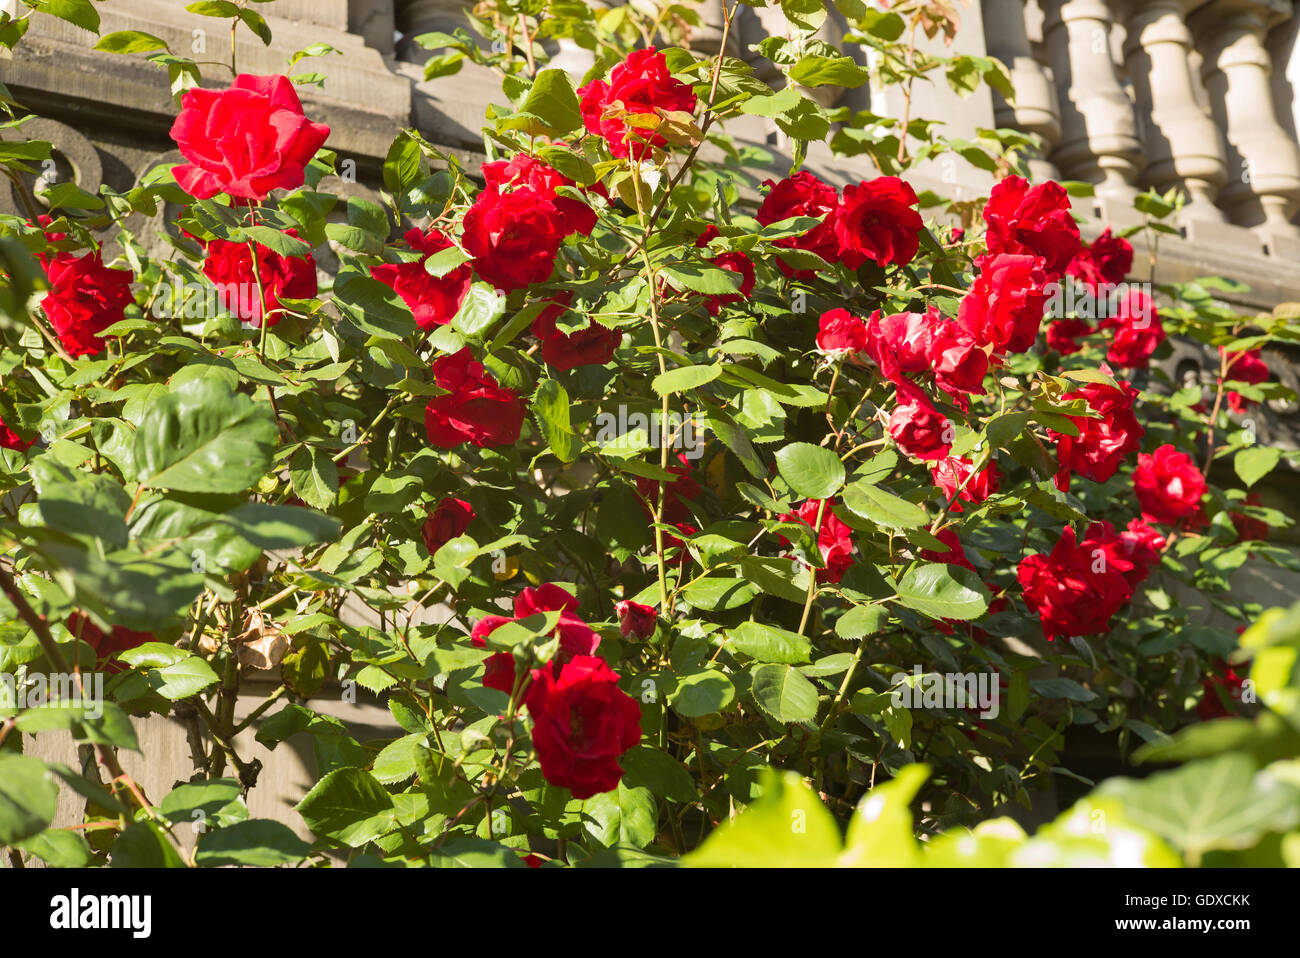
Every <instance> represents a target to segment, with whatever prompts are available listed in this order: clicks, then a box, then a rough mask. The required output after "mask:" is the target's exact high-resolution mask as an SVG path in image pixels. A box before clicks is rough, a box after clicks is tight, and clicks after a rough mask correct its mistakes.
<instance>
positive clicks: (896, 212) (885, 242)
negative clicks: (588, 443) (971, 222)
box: [831, 176, 925, 269]
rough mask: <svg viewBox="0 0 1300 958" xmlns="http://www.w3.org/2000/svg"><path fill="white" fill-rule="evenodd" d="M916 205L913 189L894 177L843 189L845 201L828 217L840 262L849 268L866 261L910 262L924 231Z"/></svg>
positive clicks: (880, 177) (883, 177) (900, 264)
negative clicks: (838, 245)
mask: <svg viewBox="0 0 1300 958" xmlns="http://www.w3.org/2000/svg"><path fill="white" fill-rule="evenodd" d="M916 204H917V198H916V193H915V192H914V191H913V190H912V187H911V186H909V185H908V184H907V183H905V182H904V181H903V180H900V179H899V178H898V177H896V176H878V177H876V178H875V179H874V180H867V181H866V182H865V183H859V184H858V185H857V186H853V185H848V186H845V187H844V199H843V201H842V202H841V203H840V205H839V207H838V208H837V209H836V210H835V213H834V215H833V216H832V217H831V228H832V229H833V230H834V231H835V238H836V240H837V241H838V242H839V244H840V259H841V260H842V261H843V262H844V264H845V265H846V266H848V267H849V268H850V269H857V268H858V267H859V266H861V265H862V264H863V263H865V262H866V261H867V260H871V261H873V262H875V263H878V264H879V265H881V266H888V265H889V264H890V263H896V264H897V265H899V266H906V265H907V264H908V263H910V262H912V258H913V257H914V256H916V251H917V249H918V248H919V246H920V243H921V240H920V233H921V230H923V229H924V228H925V224H924V223H923V222H922V221H921V214H920V213H918V212H917V211H916V209H915V208H914V207H915V206H916Z"/></svg>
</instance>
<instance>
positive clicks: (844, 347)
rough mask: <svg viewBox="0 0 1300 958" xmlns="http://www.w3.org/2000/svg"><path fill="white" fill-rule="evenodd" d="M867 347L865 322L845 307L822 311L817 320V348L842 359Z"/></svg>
mask: <svg viewBox="0 0 1300 958" xmlns="http://www.w3.org/2000/svg"><path fill="white" fill-rule="evenodd" d="M866 348H867V324H866V323H865V322H864V321H863V320H861V319H859V318H858V317H857V316H853V315H851V314H850V313H849V311H848V310H847V309H844V308H842V307H841V308H839V309H832V310H830V311H829V312H825V313H822V315H821V319H820V320H818V322H817V349H818V351H819V352H821V353H824V354H826V355H827V356H833V357H835V358H837V359H844V358H846V357H849V356H851V355H853V354H854V353H859V352H864V351H865V350H866Z"/></svg>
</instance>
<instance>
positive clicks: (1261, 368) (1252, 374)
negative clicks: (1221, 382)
mask: <svg viewBox="0 0 1300 958" xmlns="http://www.w3.org/2000/svg"><path fill="white" fill-rule="evenodd" d="M1219 355H1221V356H1226V357H1228V375H1227V377H1226V378H1227V379H1230V380H1233V381H1234V382H1239V383H1249V384H1250V385H1252V386H1258V385H1259V384H1260V383H1262V382H1267V381H1268V375H1269V373H1268V365H1267V364H1266V363H1265V362H1264V360H1263V359H1262V358H1261V357H1260V354H1259V350H1258V349H1243V350H1241V351H1240V352H1235V353H1229V352H1227V351H1226V350H1224V348H1223V347H1222V346H1220V347H1219Z"/></svg>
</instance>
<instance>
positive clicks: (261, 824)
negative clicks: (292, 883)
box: [194, 818, 311, 868]
mask: <svg viewBox="0 0 1300 958" xmlns="http://www.w3.org/2000/svg"><path fill="white" fill-rule="evenodd" d="M310 853H311V846H310V845H308V844H307V843H306V842H304V841H303V840H302V839H301V838H299V837H298V836H297V835H295V834H294V833H293V831H292V829H290V828H289V827H288V826H287V825H284V824H282V823H280V822H276V821H272V820H270V819H267V818H251V819H249V820H248V821H246V822H236V823H235V824H233V825H226V826H225V827H223V828H217V829H211V830H209V831H206V832H204V833H203V835H202V836H201V837H200V838H199V842H198V847H197V848H196V849H195V852H194V861H195V863H196V864H197V865H198V866H199V867H200V868H216V867H218V866H220V865H243V866H246V867H250V868H272V867H274V866H276V865H288V864H291V863H293V862H298V861H302V860H303V859H304V858H306V857H307V856H308V855H309V854H310Z"/></svg>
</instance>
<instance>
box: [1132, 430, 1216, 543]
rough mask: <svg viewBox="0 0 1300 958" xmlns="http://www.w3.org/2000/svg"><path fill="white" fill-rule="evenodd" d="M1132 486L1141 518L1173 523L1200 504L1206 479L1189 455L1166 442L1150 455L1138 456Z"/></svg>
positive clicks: (1190, 512) (1188, 514)
mask: <svg viewBox="0 0 1300 958" xmlns="http://www.w3.org/2000/svg"><path fill="white" fill-rule="evenodd" d="M1133 490H1134V491H1135V492H1136V493H1137V497H1138V502H1139V503H1140V504H1141V506H1142V512H1143V517H1144V518H1146V519H1147V520H1148V521H1150V522H1163V523H1166V524H1170V525H1172V524H1173V523H1176V522H1177V521H1178V520H1179V519H1182V518H1184V517H1185V516H1190V515H1191V514H1192V513H1194V512H1196V510H1197V509H1198V508H1200V504H1201V496H1203V495H1205V479H1204V478H1203V477H1202V476H1201V470H1199V469H1197V468H1196V463H1194V462H1193V461H1192V457H1191V456H1189V455H1187V453H1185V452H1179V451H1178V450H1177V449H1175V448H1174V447H1173V446H1172V445H1170V444H1169V443H1165V444H1164V445H1163V446H1160V447H1159V448H1157V449H1156V451H1155V452H1153V453H1151V454H1150V455H1148V454H1146V453H1142V454H1141V455H1139V456H1138V464H1137V468H1136V469H1134V470H1133Z"/></svg>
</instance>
